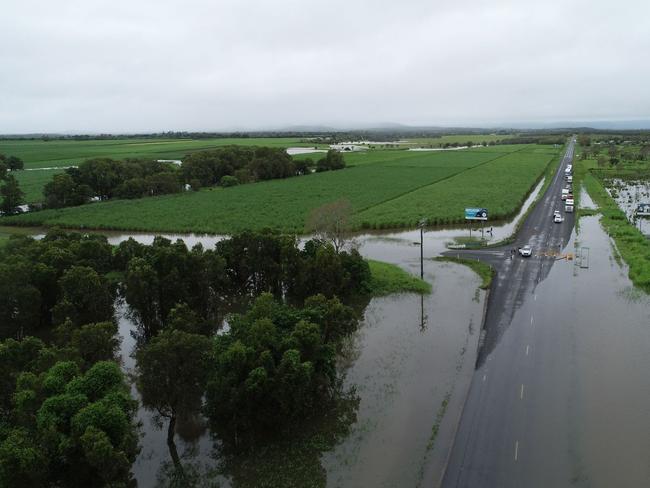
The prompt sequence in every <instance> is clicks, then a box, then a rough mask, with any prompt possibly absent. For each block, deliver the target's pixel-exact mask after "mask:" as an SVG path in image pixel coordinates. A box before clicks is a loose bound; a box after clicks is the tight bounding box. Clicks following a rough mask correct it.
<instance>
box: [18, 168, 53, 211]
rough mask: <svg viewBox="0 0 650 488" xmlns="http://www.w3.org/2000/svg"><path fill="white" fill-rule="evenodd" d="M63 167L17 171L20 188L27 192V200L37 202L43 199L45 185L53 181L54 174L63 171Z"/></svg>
mask: <svg viewBox="0 0 650 488" xmlns="http://www.w3.org/2000/svg"><path fill="white" fill-rule="evenodd" d="M63 171H64V170H63V169H45V170H39V171H16V172H14V175H15V176H16V179H17V180H18V184H19V185H20V189H21V190H22V191H23V192H24V193H25V202H27V203H36V202H40V201H42V200H43V187H44V186H45V184H46V183H48V182H50V181H52V176H54V175H55V174H58V173H62V172H63Z"/></svg>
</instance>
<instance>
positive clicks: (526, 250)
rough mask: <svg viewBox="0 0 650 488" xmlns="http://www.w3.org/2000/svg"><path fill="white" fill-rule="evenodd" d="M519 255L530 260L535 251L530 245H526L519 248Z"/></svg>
mask: <svg viewBox="0 0 650 488" xmlns="http://www.w3.org/2000/svg"><path fill="white" fill-rule="evenodd" d="M519 254H521V256H522V257H524V258H528V257H530V256H532V255H533V249H532V248H531V247H530V246H529V245H525V246H524V247H520V248H519Z"/></svg>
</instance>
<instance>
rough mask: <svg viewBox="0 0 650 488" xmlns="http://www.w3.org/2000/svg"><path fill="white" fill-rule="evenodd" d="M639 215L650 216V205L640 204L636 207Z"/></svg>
mask: <svg viewBox="0 0 650 488" xmlns="http://www.w3.org/2000/svg"><path fill="white" fill-rule="evenodd" d="M635 213H636V214H637V215H642V216H650V203H639V204H638V205H637V206H636V212H635Z"/></svg>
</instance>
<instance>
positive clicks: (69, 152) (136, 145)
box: [0, 137, 312, 168]
mask: <svg viewBox="0 0 650 488" xmlns="http://www.w3.org/2000/svg"><path fill="white" fill-rule="evenodd" d="M229 144H237V145H246V146H268V147H293V146H310V145H312V144H305V143H301V142H300V139H298V138H289V137H279V138H270V137H269V138H252V137H251V138H223V139H115V140H95V141H72V140H65V141H59V140H52V141H43V140H40V139H39V140H3V139H0V154H5V155H12V156H18V157H19V158H22V160H23V161H24V162H25V168H49V167H61V166H71V165H77V164H79V163H80V162H81V161H83V160H84V159H89V158H95V157H109V158H114V159H122V158H127V157H151V158H155V159H178V158H182V157H183V156H184V155H186V154H188V153H190V152H194V151H201V150H205V149H212V148H215V147H219V146H225V145H229Z"/></svg>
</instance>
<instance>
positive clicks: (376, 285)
mask: <svg viewBox="0 0 650 488" xmlns="http://www.w3.org/2000/svg"><path fill="white" fill-rule="evenodd" d="M368 264H369V265H370V275H371V278H370V290H371V293H372V294H373V295H374V296H384V295H390V294H392V293H419V294H421V295H425V294H428V293H431V284H430V283H427V282H426V281H424V280H421V279H420V278H418V277H416V276H413V275H411V274H410V273H407V272H406V271H404V270H403V269H402V268H400V267H399V266H396V265H394V264H389V263H383V262H381V261H374V260H372V259H370V260H368Z"/></svg>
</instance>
